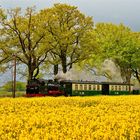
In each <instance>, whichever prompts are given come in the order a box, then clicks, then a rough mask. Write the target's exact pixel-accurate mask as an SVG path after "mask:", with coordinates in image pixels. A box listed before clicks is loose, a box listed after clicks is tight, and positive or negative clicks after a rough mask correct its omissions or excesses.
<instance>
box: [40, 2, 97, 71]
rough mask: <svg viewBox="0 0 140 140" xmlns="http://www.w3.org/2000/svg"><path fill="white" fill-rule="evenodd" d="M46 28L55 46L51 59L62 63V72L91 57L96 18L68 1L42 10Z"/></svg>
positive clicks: (49, 41) (49, 39)
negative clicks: (92, 33)
mask: <svg viewBox="0 0 140 140" xmlns="http://www.w3.org/2000/svg"><path fill="white" fill-rule="evenodd" d="M40 14H41V15H42V17H45V18H44V24H45V25H46V28H45V30H46V31H47V32H48V38H47V39H48V40H47V39H46V44H47V45H50V47H51V48H53V49H52V50H51V51H50V56H51V59H50V61H51V62H52V63H53V64H54V65H55V68H56V72H55V73H57V68H58V64H61V66H62V70H63V73H66V72H67V70H69V69H71V68H72V65H73V64H74V63H77V62H79V61H83V60H85V59H86V58H89V57H90V54H91V52H93V50H94V47H95V45H94V39H93V38H92V36H91V31H92V30H93V20H92V18H91V17H88V16H85V15H84V14H82V13H81V12H80V11H79V10H78V9H77V7H75V6H70V5H66V4H55V5H54V7H52V8H49V9H45V10H42V11H41V13H40Z"/></svg>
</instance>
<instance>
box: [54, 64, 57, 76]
mask: <svg viewBox="0 0 140 140" xmlns="http://www.w3.org/2000/svg"><path fill="white" fill-rule="evenodd" d="M57 74H58V64H55V65H54V75H57Z"/></svg>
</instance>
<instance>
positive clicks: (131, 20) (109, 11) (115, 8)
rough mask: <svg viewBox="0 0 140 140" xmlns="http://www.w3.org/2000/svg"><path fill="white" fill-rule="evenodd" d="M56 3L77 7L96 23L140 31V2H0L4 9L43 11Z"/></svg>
mask: <svg viewBox="0 0 140 140" xmlns="http://www.w3.org/2000/svg"><path fill="white" fill-rule="evenodd" d="M54 3H67V4H70V5H75V6H77V7H78V9H79V10H81V11H82V12H83V13H84V14H86V15H88V16H92V17H93V20H94V22H95V23H97V22H112V23H116V24H119V23H123V24H124V25H126V26H129V27H130V28H131V29H132V30H133V31H140V15H139V14H138V13H140V0H0V5H1V7H2V8H6V9H9V8H14V7H21V8H26V7H30V6H34V5H35V6H36V7H37V9H38V10H39V9H43V8H46V7H51V6H53V4H54Z"/></svg>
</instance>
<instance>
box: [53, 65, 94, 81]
mask: <svg viewBox="0 0 140 140" xmlns="http://www.w3.org/2000/svg"><path fill="white" fill-rule="evenodd" d="M55 79H57V80H58V81H61V80H80V81H81V80H82V81H93V80H94V76H93V75H92V74H91V73H90V72H87V71H84V70H76V69H75V68H72V69H71V70H70V71H68V72H67V73H65V74H64V73H63V72H59V73H58V74H57V75H56V76H55Z"/></svg>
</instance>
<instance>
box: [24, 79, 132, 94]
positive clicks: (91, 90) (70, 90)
mask: <svg viewBox="0 0 140 140" xmlns="http://www.w3.org/2000/svg"><path fill="white" fill-rule="evenodd" d="M132 93H133V85H132V84H124V83H115V82H95V81H72V80H63V81H60V82H54V81H50V80H49V81H41V80H37V79H33V80H31V81H29V83H28V84H27V86H26V96H27V97H34V96H61V95H64V96H92V95H129V94H132Z"/></svg>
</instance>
